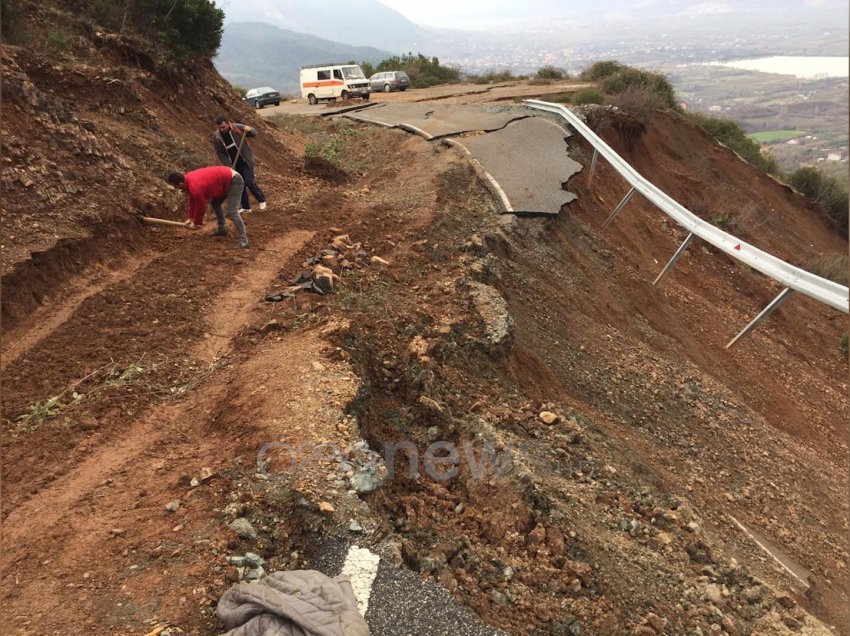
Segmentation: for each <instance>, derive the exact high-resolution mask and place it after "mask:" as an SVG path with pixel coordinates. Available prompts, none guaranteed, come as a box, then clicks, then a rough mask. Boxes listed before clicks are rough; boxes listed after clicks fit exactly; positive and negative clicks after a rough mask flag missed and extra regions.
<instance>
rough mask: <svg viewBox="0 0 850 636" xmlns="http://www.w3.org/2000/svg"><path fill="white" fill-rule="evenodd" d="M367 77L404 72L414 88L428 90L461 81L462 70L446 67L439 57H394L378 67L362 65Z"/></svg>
mask: <svg viewBox="0 0 850 636" xmlns="http://www.w3.org/2000/svg"><path fill="white" fill-rule="evenodd" d="M360 66H361V68H362V69H363V72H364V73H365V74H366V77H369V76H370V75H372V74H374V73H381V72H384V71H404V72H405V73H407V74H408V75H409V76H410V84H411V86H413V88H427V87H429V86H436V85H437V84H449V83H451V82H457V81H459V80H460V68H458V67H456V66H446V65H444V64H441V63H440V60H439V59H438V58H437V57H427V56H425V55H422V53H417V54H416V55H414V54H413V53H407V54H405V55H393V56H392V57H389V58H387V59H385V60H382V61H381V62H379V63H378V64H376V65H374V66H373V65H372V64H370V63H369V62H367V61H364V62H361V63H360Z"/></svg>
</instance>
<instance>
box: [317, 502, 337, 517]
mask: <svg viewBox="0 0 850 636" xmlns="http://www.w3.org/2000/svg"><path fill="white" fill-rule="evenodd" d="M319 512H321V513H323V514H326V515H330V514H333V513H334V512H336V508H334V506H333V504H331V503H330V502H328V501H322V502H320V503H319Z"/></svg>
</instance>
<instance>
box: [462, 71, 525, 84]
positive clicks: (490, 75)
mask: <svg viewBox="0 0 850 636" xmlns="http://www.w3.org/2000/svg"><path fill="white" fill-rule="evenodd" d="M467 79H468V80H469V81H471V82H472V83H473V84H494V83H496V82H515V81H517V80H520V79H524V78H523V77H522V76H519V75H514V74H513V73H511V72H510V71H508V70H504V71H489V72H487V73H484V74H482V75H467Z"/></svg>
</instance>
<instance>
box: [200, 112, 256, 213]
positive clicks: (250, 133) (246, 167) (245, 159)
mask: <svg viewBox="0 0 850 636" xmlns="http://www.w3.org/2000/svg"><path fill="white" fill-rule="evenodd" d="M215 125H216V127H217V128H218V130H216V131H215V132H214V133H213V134H212V145H213V148H215V154H216V155H217V156H218V160H219V161H220V162H221V163H222V165H225V166H230V167H231V168H233V169H234V170H236V172H238V173H239V174H240V175H242V179H243V180H244V181H245V188H244V189H243V190H242V209H241V210H240V212H250V211H251V201H250V200H249V199H248V191H249V190H250V191H251V194H253V195H254V198H255V199H257V201H258V202H259V204H260V209H261V210H265V209H266V196H265V195H264V194H263V191H262V190H260V186H258V185H257V182H256V181H255V180H254V152H253V151H252V150H251V146H249V145H248V142H247V138H248V137H256V136H257V131H256V130H254V129H253V128H252V127H251V126H246V125H244V124H234V123H233V122H231V121H230V120H229V119H228V118H227V117H225V116H224V115H220V116H219V117H216V119H215ZM240 148H241V150H240ZM237 154H238V158H237Z"/></svg>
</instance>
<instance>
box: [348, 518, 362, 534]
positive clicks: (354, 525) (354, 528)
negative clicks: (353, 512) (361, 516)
mask: <svg viewBox="0 0 850 636" xmlns="http://www.w3.org/2000/svg"><path fill="white" fill-rule="evenodd" d="M348 529H349V530H351V532H363V525H362V524H361V523H360V522H359V521H357V519H353V520H352V521H351V523H349V524H348Z"/></svg>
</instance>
